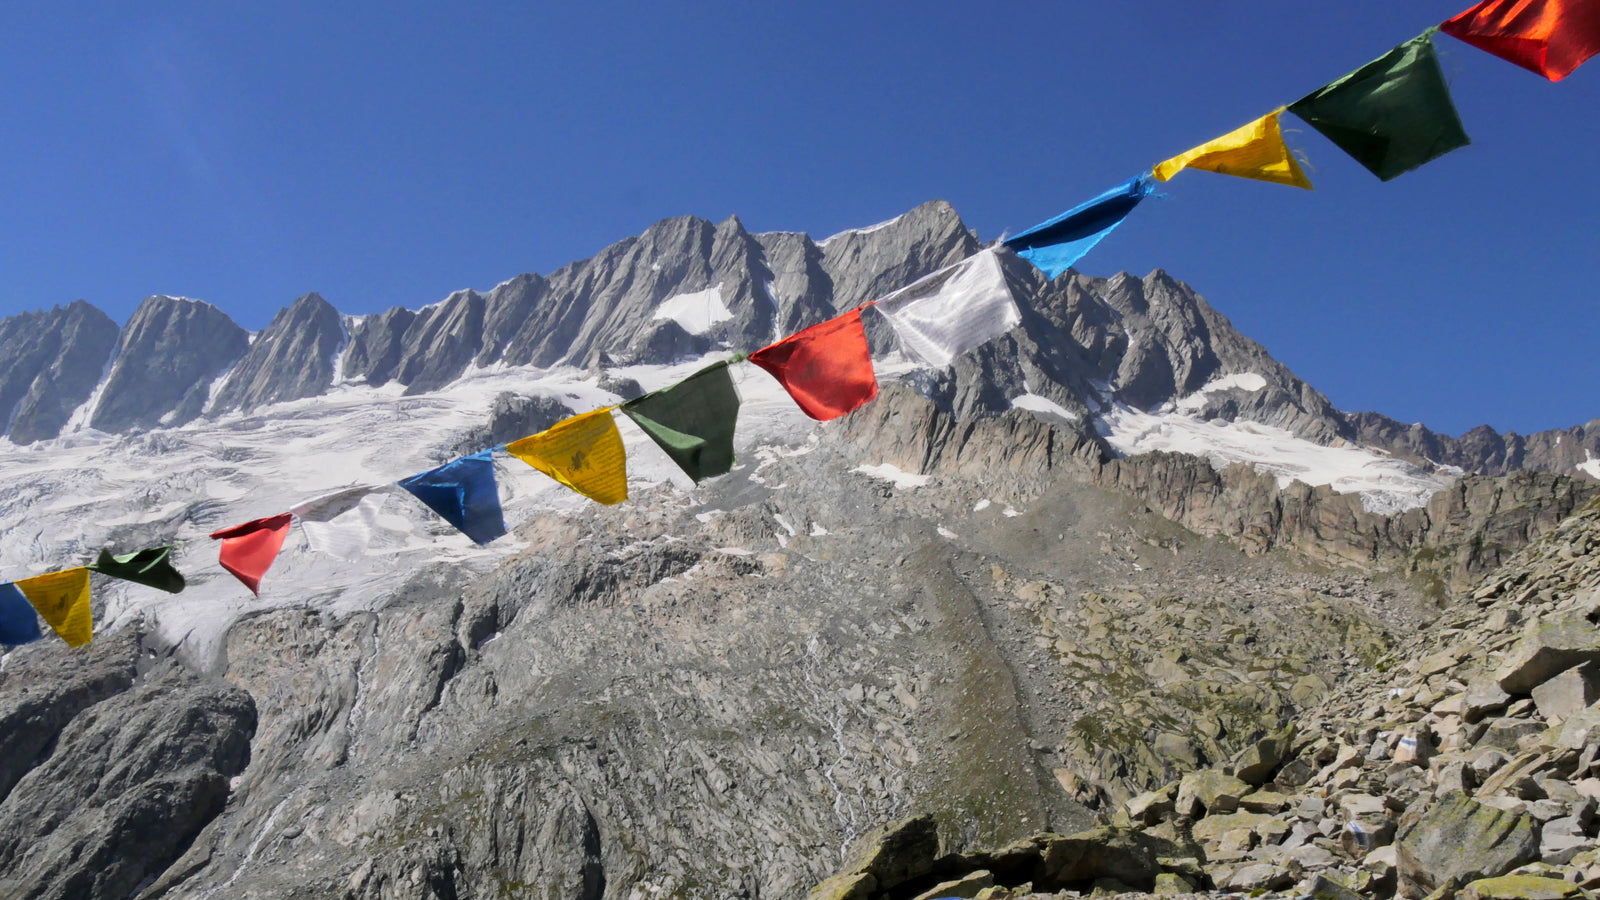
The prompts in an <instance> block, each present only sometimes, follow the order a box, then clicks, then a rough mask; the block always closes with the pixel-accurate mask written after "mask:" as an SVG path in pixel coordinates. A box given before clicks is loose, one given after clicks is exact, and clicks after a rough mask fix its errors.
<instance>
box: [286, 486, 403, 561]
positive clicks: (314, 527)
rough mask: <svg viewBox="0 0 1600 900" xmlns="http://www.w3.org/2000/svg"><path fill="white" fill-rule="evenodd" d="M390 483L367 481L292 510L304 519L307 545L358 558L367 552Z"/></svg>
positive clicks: (319, 550)
mask: <svg viewBox="0 0 1600 900" xmlns="http://www.w3.org/2000/svg"><path fill="white" fill-rule="evenodd" d="M389 490H390V488H389V486H388V485H375V484H363V485H359V486H357V487H348V488H343V489H341V490H337V491H334V492H333V493H331V494H323V495H322V496H320V497H314V498H312V499H310V500H307V501H306V502H304V503H302V504H300V505H299V506H296V507H295V508H293V509H291V510H289V512H290V513H293V514H294V517H295V520H296V521H298V522H299V523H300V533H301V534H303V535H305V536H306V546H308V547H310V548H311V549H312V550H315V551H317V552H318V553H326V554H328V555H329V556H336V557H338V558H339V559H342V560H345V561H346V562H354V561H356V560H358V559H360V558H361V554H363V553H366V552H367V545H368V544H370V543H372V530H373V528H374V527H376V526H377V523H378V511H379V510H381V509H382V508H383V504H384V503H385V502H386V501H388V499H389V493H388V492H389Z"/></svg>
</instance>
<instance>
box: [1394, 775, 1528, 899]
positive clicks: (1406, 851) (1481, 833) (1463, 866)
mask: <svg viewBox="0 0 1600 900" xmlns="http://www.w3.org/2000/svg"><path fill="white" fill-rule="evenodd" d="M1396 846H1397V847H1398V848H1399V857H1400V879H1401V885H1402V890H1403V891H1405V893H1406V894H1407V896H1411V897H1422V896H1425V895H1427V894H1429V893H1431V892H1432V891H1433V890H1434V889H1435V888H1438V887H1440V886H1441V885H1443V884H1445V883H1446V882H1448V881H1450V880H1452V879H1454V880H1456V881H1457V882H1458V883H1461V884H1465V883H1466V882H1469V881H1476V880H1477V879H1479V878H1491V877H1494V876H1496V875H1504V874H1505V873H1507V872H1509V871H1511V870H1512V869H1515V868H1516V867H1517V866H1520V865H1522V864H1523V863H1525V862H1530V861H1532V860H1534V859H1537V858H1538V857H1539V829H1538V826H1537V825H1536V824H1535V823H1534V821H1533V819H1531V818H1530V817H1528V816H1525V815H1519V814H1517V813H1511V812H1506V811H1505V810H1500V809H1496V808H1494V807H1492V806H1485V805H1483V804H1481V803H1478V802H1477V801H1475V800H1473V799H1472V798H1471V797H1468V796H1467V795H1465V794H1459V793H1450V794H1446V795H1445V796H1444V797H1441V798H1440V799H1439V801H1438V802H1437V803H1436V804H1434V805H1433V806H1432V807H1431V808H1429V809H1428V811H1427V812H1426V813H1424V814H1422V816H1421V817H1420V818H1418V819H1417V820H1416V821H1415V822H1414V823H1412V824H1410V825H1409V826H1406V827H1403V828H1402V830H1401V831H1400V834H1399V836H1398V841H1397V842H1396Z"/></svg>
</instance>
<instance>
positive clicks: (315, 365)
mask: <svg viewBox="0 0 1600 900" xmlns="http://www.w3.org/2000/svg"><path fill="white" fill-rule="evenodd" d="M344 342H345V334H344V324H343V322H342V321H341V317H340V315H339V311H338V310H337V309H334V308H333V304H331V303H329V302H328V301H326V300H324V299H322V296H321V295H320V294H316V293H311V294H306V295H305V296H303V297H300V298H299V299H297V300H295V301H294V302H293V303H291V304H289V306H287V307H285V308H284V309H281V310H279V311H278V314H277V315H276V316H273V318H272V322H271V323H270V324H268V325H267V327H266V330H264V331H262V332H261V333H260V334H258V335H256V338H255V340H254V341H253V342H252V343H251V344H250V349H249V350H248V351H246V353H245V355H244V358H243V359H241V360H239V363H238V365H236V366H234V368H233V371H232V372H231V373H230V374H229V375H228V378H227V380H225V381H224V382H223V383H222V385H221V386H220V387H219V388H218V389H217V390H216V392H215V393H214V395H213V397H212V399H211V404H210V406H209V408H208V410H207V411H208V412H222V411H225V410H230V409H241V410H244V411H245V412H249V411H250V410H252V409H254V408H256V407H258V406H263V405H265V404H268V403H280V402H283V401H286V400H299V399H301V398H304V397H315V396H317V395H319V394H322V393H324V392H325V391H327V389H328V388H329V387H330V386H331V385H332V384H333V370H334V363H335V358H336V356H337V354H338V352H339V350H340V349H341V348H342V346H343V345H344Z"/></svg>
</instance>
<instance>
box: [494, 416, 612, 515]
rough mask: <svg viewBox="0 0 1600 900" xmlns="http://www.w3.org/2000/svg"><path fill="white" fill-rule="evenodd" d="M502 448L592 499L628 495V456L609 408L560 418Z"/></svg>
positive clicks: (603, 500) (608, 501) (608, 502)
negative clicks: (568, 417)
mask: <svg viewBox="0 0 1600 900" xmlns="http://www.w3.org/2000/svg"><path fill="white" fill-rule="evenodd" d="M506 452H507V453H509V454H511V455H512V456H515V457H516V458H517V459H520V460H522V461H523V462H525V463H527V464H528V465H530V466H533V467H534V468H535V469H538V470H539V471H541V472H543V473H545V474H546V475H549V476H550V477H551V478H554V479H555V480H557V481H559V482H561V483H562V484H564V485H566V486H567V487H569V488H572V489H573V490H575V491H577V492H578V493H580V494H582V495H584V496H585V497H588V498H589V499H591V500H593V501H595V502H596V503H604V504H606V505H607V506H610V505H611V504H613V503H621V502H622V501H624V500H626V499H628V467H627V456H626V453H625V451H623V449H622V435H620V434H618V433H617V423H616V420H615V419H613V418H611V410H610V409H597V410H595V411H593V412H586V413H584V414H583V415H581V416H573V417H572V418H570V419H563V420H561V421H560V422H557V423H556V424H554V425H552V426H551V427H549V428H546V429H545V430H544V431H541V432H539V433H538V434H535V435H530V436H528V437H525V438H522V439H521V440H518V441H513V442H511V443H509V444H507V445H506Z"/></svg>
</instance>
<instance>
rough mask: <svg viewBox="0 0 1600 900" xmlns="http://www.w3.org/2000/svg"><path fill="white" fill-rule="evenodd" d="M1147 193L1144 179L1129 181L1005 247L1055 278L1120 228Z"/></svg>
mask: <svg viewBox="0 0 1600 900" xmlns="http://www.w3.org/2000/svg"><path fill="white" fill-rule="evenodd" d="M1151 190H1152V188H1151V186H1150V179H1149V178H1148V177H1147V176H1144V175H1139V176H1137V177H1134V178H1130V179H1128V180H1127V181H1125V182H1123V183H1122V184H1119V185H1117V186H1116V187H1114V188H1112V189H1111V190H1109V191H1106V192H1105V193H1103V194H1101V195H1100V196H1098V197H1096V198H1094V199H1093V200H1090V201H1088V202H1087V203H1083V204H1080V205H1078V206H1074V207H1073V208H1072V209H1069V210H1067V211H1066V212H1064V213H1062V214H1061V215H1059V216H1056V217H1055V218H1053V219H1051V220H1049V221H1048V222H1041V223H1039V224H1038V225H1035V226H1033V227H1032V228H1029V229H1028V230H1027V231H1024V232H1022V233H1021V234H1018V235H1016V236H1014V237H1012V238H1009V239H1007V240H1006V246H1007V247H1010V248H1011V250H1012V251H1013V252H1014V253H1016V254H1017V255H1018V256H1020V257H1022V258H1023V259H1026V260H1028V261H1029V262H1031V263H1033V264H1034V265H1035V266H1038V267H1039V270H1040V271H1041V272H1044V274H1045V275H1047V276H1049V277H1051V278H1055V277H1056V276H1057V275H1060V274H1061V273H1062V272H1065V271H1066V270H1067V269H1069V268H1071V267H1072V265H1073V263H1076V262H1077V261H1078V260H1080V259H1082V258H1083V256H1084V254H1086V253H1088V252H1089V251H1090V250H1093V249H1094V245H1095V244H1098V243H1100V242H1101V241H1102V240H1104V239H1105V236H1106V235H1108V234H1110V233H1111V232H1112V231H1113V230H1115V229H1116V227H1117V226H1118V225H1121V224H1122V220H1123V219H1126V218H1127V217H1128V213H1131V212H1133V208H1134V207H1136V206H1138V205H1139V201H1141V200H1143V199H1144V198H1145V197H1148V196H1149V195H1150V193H1151Z"/></svg>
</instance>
